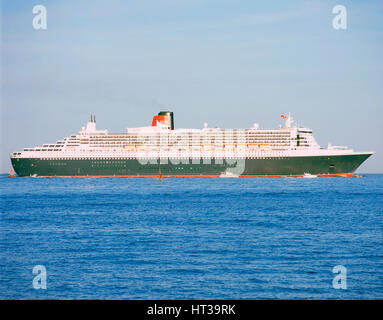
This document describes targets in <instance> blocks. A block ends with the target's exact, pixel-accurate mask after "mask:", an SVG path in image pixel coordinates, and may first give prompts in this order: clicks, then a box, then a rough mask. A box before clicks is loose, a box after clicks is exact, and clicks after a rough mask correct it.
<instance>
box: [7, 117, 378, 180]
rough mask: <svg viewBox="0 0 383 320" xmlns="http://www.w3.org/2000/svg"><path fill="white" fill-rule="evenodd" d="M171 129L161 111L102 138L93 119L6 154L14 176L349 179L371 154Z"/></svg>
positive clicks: (298, 138) (302, 134)
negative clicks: (54, 137) (62, 134)
mask: <svg viewBox="0 0 383 320" xmlns="http://www.w3.org/2000/svg"><path fill="white" fill-rule="evenodd" d="M281 117H282V118H283V119H284V120H285V124H284V126H282V125H280V126H279V127H278V128H276V129H261V128H260V127H259V125H258V124H254V126H253V127H252V128H248V129H221V128H210V127H209V126H208V125H207V124H206V123H205V124H204V126H203V128H202V129H175V127H174V115H173V112H170V111H161V112H159V113H158V115H155V116H154V117H153V121H152V125H151V126H145V127H138V128H127V129H126V132H124V133H109V132H108V130H98V129H97V128H96V118H95V116H94V115H92V116H91V117H90V121H89V122H88V123H87V125H86V126H85V127H82V128H81V130H80V131H79V132H78V133H77V134H73V135H71V136H68V137H66V138H64V139H62V140H59V141H56V142H55V143H50V144H43V145H40V146H37V147H33V148H25V149H23V150H22V151H18V152H13V153H12V154H11V156H10V158H11V162H12V166H13V169H14V171H15V172H16V173H17V175H18V176H20V177H157V178H158V177H161V179H162V177H306V176H308V175H309V176H319V177H335V176H342V177H352V176H353V175H354V172H355V170H356V169H357V168H358V167H359V166H360V165H361V164H362V163H363V162H364V161H365V160H366V159H367V158H368V157H370V156H371V155H372V154H373V152H354V151H353V150H352V149H349V148H347V147H340V146H331V145H330V144H329V145H328V147H327V148H321V147H320V146H319V145H318V143H317V142H316V141H315V139H314V136H313V132H312V130H310V129H309V128H305V127H301V126H297V125H294V121H293V119H292V117H291V116H290V115H288V116H285V115H282V116H281Z"/></svg>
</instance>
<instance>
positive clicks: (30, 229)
mask: <svg viewBox="0 0 383 320" xmlns="http://www.w3.org/2000/svg"><path fill="white" fill-rule="evenodd" d="M0 188H1V189H0V190H1V193H0V196H1V218H0V252H1V253H0V258H1V259H0V298H2V299H383V175H365V176H364V177H363V178H361V179H357V178H317V179H302V178H275V179H274V178H242V179H219V178H193V179H182V178H168V179H164V180H163V181H161V182H159V181H156V179H151V178H138V179H124V178H99V179H94V178H93V179H92V178H88V179H85V178H84V179H82V178H13V179H11V178H8V177H7V176H6V175H2V176H0ZM36 265H43V266H44V267H45V268H46V271H47V288H46V289H45V290H44V289H39V290H37V289H34V287H33V285H32V281H33V278H34V277H35V276H36V275H34V274H33V273H32V269H33V267H34V266H36ZM337 265H343V266H344V267H345V268H346V270H347V274H346V276H347V289H334V288H333V279H334V277H335V276H336V274H334V273H333V272H332V271H333V268H334V267H335V266H337Z"/></svg>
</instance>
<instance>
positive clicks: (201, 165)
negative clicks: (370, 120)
mask: <svg viewBox="0 0 383 320" xmlns="http://www.w3.org/2000/svg"><path fill="white" fill-rule="evenodd" d="M369 156H371V153H361V154H350V155H336V156H304V157H273V158H271V157H269V158H257V159H253V158H246V159H244V158H241V159H234V160H233V159H231V160H226V159H204V160H202V159H183V160H181V159H178V161H177V160H175V159H161V161H160V160H159V159H151V160H150V162H149V163H143V162H142V161H138V160H137V159H121V158H120V159H112V158H109V159H46V158H44V159H39V158H11V161H12V166H13V168H14V170H15V172H16V173H17V174H18V176H21V177H24V176H46V177H50V176H65V177H84V176H92V177H93V176H94V177H106V176H118V177H156V176H158V175H162V176H172V177H173V176H174V177H201V176H202V177H211V176H219V175H221V174H222V173H223V172H232V173H234V174H236V175H239V176H243V177H252V176H302V175H304V174H305V173H310V174H315V175H323V176H337V175H341V176H344V175H345V176H350V175H351V176H352V174H353V173H354V172H355V170H356V169H357V168H358V167H359V166H360V165H361V164H362V163H363V162H364V161H365V160H366V159H367V158H368V157H369Z"/></svg>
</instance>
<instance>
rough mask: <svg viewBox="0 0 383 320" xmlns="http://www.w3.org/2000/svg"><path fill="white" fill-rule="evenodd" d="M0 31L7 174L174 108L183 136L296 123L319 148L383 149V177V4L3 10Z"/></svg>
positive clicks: (8, 0) (5, 4)
mask: <svg viewBox="0 0 383 320" xmlns="http://www.w3.org/2000/svg"><path fill="white" fill-rule="evenodd" d="M36 4H42V5H45V6H46V8H47V20H48V25H47V26H48V27H47V30H35V29H34V28H33V27H32V19H33V17H34V15H33V13H32V8H33V6H34V5H36ZM337 4H342V5H344V6H345V7H346V9H347V30H335V29H334V28H333V26H332V20H333V17H334V16H335V15H334V14H333V13H332V8H333V7H334V6H335V5H337ZM1 22H2V24H1V25H2V31H1V53H2V65H1V77H2V80H1V83H2V86H1V98H2V99H1V102H2V113H1V120H2V121H1V138H2V139H1V140H2V142H1V170H0V171H1V172H9V170H10V161H9V153H10V152H12V151H17V150H21V149H22V148H24V147H33V146H36V145H40V144H43V143H50V142H55V141H56V140H58V139H61V138H63V137H65V136H68V135H70V134H72V133H76V132H77V131H78V130H79V129H80V128H81V126H83V125H85V124H86V122H87V121H88V119H89V115H90V114H91V113H93V114H96V118H97V126H98V128H100V129H109V131H114V132H124V131H125V128H126V127H135V126H143V125H150V123H151V120H152V116H153V115H154V114H156V113H157V112H159V111H160V110H163V109H169V110H172V111H174V113H175V125H176V127H178V128H179V127H193V128H194V127H196V128H201V127H202V126H203V123H204V122H208V123H209V125H210V126H220V127H222V128H246V127H251V126H252V125H253V123H254V122H257V123H259V124H260V126H261V127H262V128H275V127H277V126H278V125H279V124H280V123H281V120H282V119H281V118H280V115H281V114H286V113H288V112H291V114H292V115H293V117H294V119H295V120H296V121H297V122H298V124H299V125H303V126H306V127H309V128H311V129H313V130H314V134H315V137H316V139H317V141H318V142H319V144H320V145H321V146H324V147H325V146H327V143H328V142H329V141H330V142H332V144H334V145H346V146H349V147H352V148H353V149H354V150H357V151H375V152H376V154H375V155H374V156H373V157H371V158H370V159H368V160H367V161H366V163H365V164H363V165H362V167H361V168H360V171H359V172H372V173H378V172H379V173H383V142H382V137H383V126H382V118H383V85H382V84H383V60H382V58H383V2H382V1H368V0H366V1H357V0H353V1H349V0H339V1H274V0H273V1H255V0H242V1H239V0H142V1H136V0H134V1H130V0H103V1H101V0H92V1H75V0H65V1H64V0H62V1H56V0H50V1H43V0H35V1H30V0H28V1H27V0H25V1H24V0H18V1H12V0H5V1H4V0H3V1H2V14H1Z"/></svg>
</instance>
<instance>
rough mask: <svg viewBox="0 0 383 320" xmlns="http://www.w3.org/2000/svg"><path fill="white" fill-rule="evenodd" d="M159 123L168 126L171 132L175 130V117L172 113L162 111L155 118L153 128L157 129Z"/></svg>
mask: <svg viewBox="0 0 383 320" xmlns="http://www.w3.org/2000/svg"><path fill="white" fill-rule="evenodd" d="M157 122H159V123H161V124H163V125H166V126H168V127H169V128H170V129H171V130H174V116H173V112H171V111H161V112H159V113H158V116H154V117H153V122H152V126H153V127H156V126H157Z"/></svg>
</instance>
